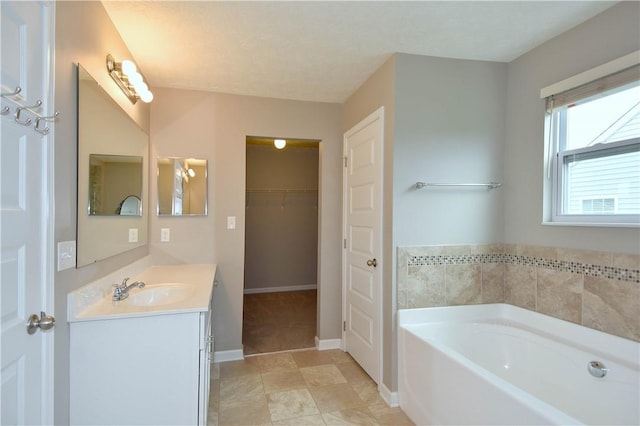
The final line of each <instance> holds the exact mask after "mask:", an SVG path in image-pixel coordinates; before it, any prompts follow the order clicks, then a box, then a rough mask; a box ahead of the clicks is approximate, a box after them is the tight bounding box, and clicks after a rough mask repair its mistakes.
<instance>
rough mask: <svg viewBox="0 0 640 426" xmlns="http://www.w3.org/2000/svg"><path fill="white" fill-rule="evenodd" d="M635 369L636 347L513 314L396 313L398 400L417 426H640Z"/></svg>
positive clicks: (509, 310) (499, 307)
mask: <svg viewBox="0 0 640 426" xmlns="http://www.w3.org/2000/svg"><path fill="white" fill-rule="evenodd" d="M591 361H600V362H602V363H604V364H605V366H606V367H607V368H608V372H607V374H606V376H604V377H602V378H596V377H594V376H592V375H591V374H590V373H589V371H588V368H587V366H588V363H589V362H591ZM639 363H640V344H638V343H637V342H633V341H631V340H627V339H622V338H620V337H616V336H612V335H609V334H606V333H601V332H599V331H596V330H592V329H589V328H586V327H582V326H579V325H576V324H573V323H570V322H567V321H562V320H558V319H555V318H552V317H548V316H546V315H541V314H538V313H535V312H532V311H528V310H525V309H521V308H517V307H515V306H511V305H505V304H493V305H473V306H453V307H443V308H424V309H407V310H400V311H399V312H398V368H399V374H398V396H399V400H400V406H401V407H402V410H403V411H404V412H405V413H407V415H408V416H409V417H410V418H411V419H412V420H413V421H414V422H415V423H416V424H418V425H440V424H456V425H462V424H473V425H479V424H486V425H489V424H490V425H498V424H502V425H505V424H508V425H523V424H535V425H540V424H590V425H596V424H601V425H604V424H606V425H614V424H622V425H627V424H628V425H638V424H640V367H639Z"/></svg>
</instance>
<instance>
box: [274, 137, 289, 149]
mask: <svg viewBox="0 0 640 426" xmlns="http://www.w3.org/2000/svg"><path fill="white" fill-rule="evenodd" d="M273 144H274V145H275V147H276V148H278V149H283V148H284V147H285V146H287V141H286V140H284V139H274V141H273Z"/></svg>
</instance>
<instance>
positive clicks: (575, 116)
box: [543, 53, 640, 225]
mask: <svg viewBox="0 0 640 426" xmlns="http://www.w3.org/2000/svg"><path fill="white" fill-rule="evenodd" d="M635 56H636V59H635V61H636V64H635V65H631V66H626V67H625V68H623V69H621V70H619V71H614V72H611V73H610V74H608V75H605V76H603V77H599V78H596V79H595V80H591V81H588V82H586V83H582V84H578V85H576V86H573V87H571V86H569V88H564V89H563V90H561V91H556V92H554V91H553V90H554V88H553V86H550V88H547V89H543V93H544V92H545V90H546V91H547V92H549V91H551V93H550V94H548V93H547V94H546V96H544V97H545V98H546V103H547V119H546V131H547V132H546V139H547V140H546V161H547V164H546V167H547V176H546V178H547V182H546V185H545V195H546V197H548V199H547V201H548V203H547V205H548V206H550V208H549V210H548V211H547V212H546V214H545V222H547V223H549V222H550V223H559V224H577V223H580V224H594V225H596V224H628V225H638V224H639V222H640V66H638V65H637V57H638V56H640V55H639V54H638V53H636V54H635ZM632 60H633V58H632ZM622 66H624V65H622ZM585 74H587V76H586V77H585V76H583V79H585V78H589V74H588V73H585ZM590 75H591V76H593V74H592V73H591V74H590ZM576 77H580V76H576ZM569 80H571V79H569ZM576 81H578V82H580V78H577V79H575V78H574V80H573V82H574V84H575V82H576ZM563 83H564V85H565V86H566V85H567V84H571V81H569V82H568V83H566V82H561V83H558V84H559V85H560V86H562V85H563ZM555 90H557V89H555Z"/></svg>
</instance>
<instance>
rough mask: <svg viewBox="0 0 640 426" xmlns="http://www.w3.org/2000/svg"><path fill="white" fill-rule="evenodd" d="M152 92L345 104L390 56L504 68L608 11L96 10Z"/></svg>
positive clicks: (277, 5) (124, 5) (205, 5)
mask: <svg viewBox="0 0 640 426" xmlns="http://www.w3.org/2000/svg"><path fill="white" fill-rule="evenodd" d="M102 3H103V4H104V6H105V9H106V10H107V13H108V14H109V16H110V17H111V20H112V21H113V22H114V24H115V26H116V28H117V29H118V31H119V32H120V34H121V35H122V38H123V39H124V40H125V42H126V44H127V46H128V47H129V50H130V51H131V52H132V54H133V55H134V57H135V61H136V62H137V63H138V65H139V67H140V68H141V70H142V71H143V72H144V74H145V77H146V79H147V80H148V81H149V84H150V86H151V88H152V89H153V87H154V86H155V87H172V88H180V89H196V90H206V91H216V92H224V93H233V94H243V95H253V96H263V97H272V98H282V99H298V100H310V101H321V102H343V101H345V100H346V99H347V98H348V97H349V96H350V95H351V94H352V93H353V92H354V91H355V90H356V89H357V88H358V87H359V86H360V85H361V84H362V83H363V82H364V81H365V80H366V79H367V78H368V77H369V76H370V75H371V74H372V73H373V72H374V71H375V70H376V69H377V68H378V67H379V66H380V65H381V64H382V63H384V61H386V60H387V59H388V58H389V57H390V56H391V55H392V54H393V53H394V52H402V53H411V54H417V55H428V56H440V57H447V58H462V59H476V60H487V61H498V62H509V61H511V60H513V59H515V58H517V57H518V56H520V55H522V54H523V53H525V52H527V51H529V50H531V49H532V48H534V47H536V46H538V45H540V44H542V43H544V42H545V41H547V40H549V39H551V38H553V37H554V36H556V35H558V34H561V33H562V32H564V31H566V30H568V29H570V28H572V27H574V26H576V25H578V24H580V23H582V22H584V21H586V20H587V19H589V18H591V17H592V16H595V15H597V14H598V13H600V12H602V11H603V10H605V9H607V8H609V7H611V6H613V5H614V4H615V3H614V2H610V1H604V2H595V1H567V2H564V1H466V2H463V1H413V2H404V1H390V2H382V1H376V2H369V1H357V2H346V1H338V2H325V1H292V2H280V1H275V2H271V1H258V2H244V1H227V2H225V1H178V2H170V1H103V2H102Z"/></svg>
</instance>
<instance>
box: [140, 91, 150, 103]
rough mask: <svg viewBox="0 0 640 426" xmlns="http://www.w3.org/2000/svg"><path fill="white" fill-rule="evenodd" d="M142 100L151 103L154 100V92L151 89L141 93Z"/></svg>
mask: <svg viewBox="0 0 640 426" xmlns="http://www.w3.org/2000/svg"><path fill="white" fill-rule="evenodd" d="M140 100H141V101H142V102H144V103H147V104H148V103H149V102H151V101H152V100H153V93H151V92H150V91H148V90H147V91H145V92H142V93H140Z"/></svg>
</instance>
